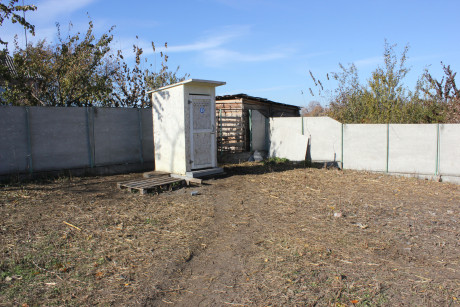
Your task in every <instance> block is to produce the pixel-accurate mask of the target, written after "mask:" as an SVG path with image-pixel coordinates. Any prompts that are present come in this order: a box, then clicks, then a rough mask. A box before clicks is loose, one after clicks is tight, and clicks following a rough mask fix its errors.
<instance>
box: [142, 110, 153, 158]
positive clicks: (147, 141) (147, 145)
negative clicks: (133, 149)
mask: <svg viewBox="0 0 460 307" xmlns="http://www.w3.org/2000/svg"><path fill="white" fill-rule="evenodd" d="M140 111H141V123H142V157H143V159H144V162H154V161H155V153H154V146H153V144H154V143H153V142H154V141H153V114H152V109H140Z"/></svg>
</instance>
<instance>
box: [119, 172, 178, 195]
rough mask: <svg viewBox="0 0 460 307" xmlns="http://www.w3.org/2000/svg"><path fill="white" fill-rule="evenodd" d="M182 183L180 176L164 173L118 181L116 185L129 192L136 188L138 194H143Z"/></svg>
mask: <svg viewBox="0 0 460 307" xmlns="http://www.w3.org/2000/svg"><path fill="white" fill-rule="evenodd" d="M184 183H185V180H184V179H182V178H172V177H169V176H168V175H164V176H158V177H154V178H148V179H141V180H133V181H126V182H118V183H117V187H118V188H119V189H123V188H126V189H128V191H130V192H132V191H133V190H137V191H139V193H140V194H142V195H144V194H147V192H149V191H153V190H155V191H159V190H161V189H164V188H170V187H171V186H172V185H173V184H179V185H181V186H183V185H184Z"/></svg>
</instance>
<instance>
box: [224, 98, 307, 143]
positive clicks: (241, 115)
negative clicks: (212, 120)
mask: <svg viewBox="0 0 460 307" xmlns="http://www.w3.org/2000/svg"><path fill="white" fill-rule="evenodd" d="M249 110H258V111H259V112H260V113H262V114H263V115H264V116H266V117H296V116H299V110H298V108H296V107H294V106H286V105H281V104H271V103H267V102H261V101H257V100H251V99H247V98H236V99H228V100H220V101H216V121H217V123H216V127H218V129H217V150H218V152H245V151H249V150H250V144H249V142H250V138H249ZM219 116H220V117H219Z"/></svg>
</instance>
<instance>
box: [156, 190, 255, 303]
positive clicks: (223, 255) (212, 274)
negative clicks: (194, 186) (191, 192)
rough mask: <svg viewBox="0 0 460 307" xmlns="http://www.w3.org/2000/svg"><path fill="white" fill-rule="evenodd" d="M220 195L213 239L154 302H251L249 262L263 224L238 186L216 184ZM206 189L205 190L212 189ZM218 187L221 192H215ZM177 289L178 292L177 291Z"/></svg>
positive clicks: (211, 227)
mask: <svg viewBox="0 0 460 307" xmlns="http://www.w3.org/2000/svg"><path fill="white" fill-rule="evenodd" d="M209 188H210V189H214V191H215V192H217V193H218V195H219V200H218V201H217V205H216V207H215V216H214V222H213V224H212V225H211V226H210V233H214V234H215V235H214V236H213V237H214V238H213V239H212V241H211V242H210V243H209V244H207V245H206V246H205V248H204V250H202V251H201V252H199V253H198V254H197V255H193V257H192V258H191V259H190V260H189V261H188V262H187V263H186V264H185V265H184V266H183V267H182V268H181V269H180V270H178V272H177V273H176V274H175V275H174V276H172V280H173V281H174V282H172V283H170V284H168V285H167V286H166V287H168V289H169V290H170V291H168V290H167V291H165V292H163V295H162V296H160V297H157V300H156V301H154V302H151V303H154V304H155V305H165V306H166V305H170V304H171V303H172V304H174V305H175V306H213V305H214V306H222V305H225V304H228V305H238V304H247V303H251V301H250V300H249V297H250V293H251V292H253V291H254V289H253V285H252V284H250V283H247V282H246V281H247V280H248V276H249V275H250V274H251V265H253V264H252V263H250V261H248V260H249V259H250V258H251V257H252V256H254V254H256V253H257V248H256V243H257V242H259V241H260V236H261V234H263V233H264V232H263V229H264V227H263V226H262V224H261V223H260V222H259V221H257V218H256V217H255V215H254V214H251V212H250V210H249V209H248V208H247V206H246V205H245V204H244V200H240V197H238V196H237V195H235V191H236V190H238V187H236V189H235V187H232V188H230V187H229V186H227V185H225V184H224V185H222V184H219V185H213V186H212V188H211V187H209ZM209 188H208V189H203V192H202V193H206V192H208V191H209ZM216 189H218V191H216ZM175 289H176V290H177V291H176V290H175Z"/></svg>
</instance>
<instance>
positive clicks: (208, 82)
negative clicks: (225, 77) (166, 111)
mask: <svg viewBox="0 0 460 307" xmlns="http://www.w3.org/2000/svg"><path fill="white" fill-rule="evenodd" d="M188 83H195V84H202V85H208V86H214V87H216V86H221V85H225V84H227V83H226V82H223V81H212V80H203V79H188V80H184V81H181V82H178V83H174V84H170V85H166V86H163V87H160V88H157V89H155V90H151V91H148V92H147V94H150V93H155V92H158V91H162V90H165V89H168V88H171V87H175V86H179V85H184V84H188Z"/></svg>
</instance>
